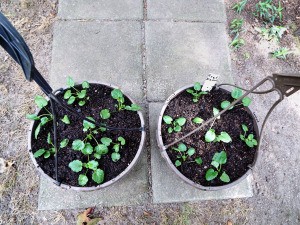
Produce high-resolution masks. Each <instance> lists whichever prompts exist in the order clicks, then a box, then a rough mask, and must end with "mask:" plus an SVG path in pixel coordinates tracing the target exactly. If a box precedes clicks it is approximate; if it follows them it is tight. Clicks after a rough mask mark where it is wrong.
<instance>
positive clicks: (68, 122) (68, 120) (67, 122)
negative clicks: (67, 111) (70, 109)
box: [61, 115, 70, 124]
mask: <svg viewBox="0 0 300 225" xmlns="http://www.w3.org/2000/svg"><path fill="white" fill-rule="evenodd" d="M61 121H62V122H64V123H65V124H70V119H69V117H68V116H67V115H65V116H64V118H62V119H61Z"/></svg>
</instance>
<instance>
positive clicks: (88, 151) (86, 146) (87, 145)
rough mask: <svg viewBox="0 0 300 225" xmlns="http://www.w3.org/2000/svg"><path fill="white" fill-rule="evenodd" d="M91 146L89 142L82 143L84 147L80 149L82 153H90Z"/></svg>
mask: <svg viewBox="0 0 300 225" xmlns="http://www.w3.org/2000/svg"><path fill="white" fill-rule="evenodd" d="M93 150H94V148H93V146H92V145H91V144H90V143H86V144H85V145H84V148H83V149H82V150H81V152H82V153H83V154H84V155H90V154H92V153H93Z"/></svg>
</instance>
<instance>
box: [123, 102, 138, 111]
mask: <svg viewBox="0 0 300 225" xmlns="http://www.w3.org/2000/svg"><path fill="white" fill-rule="evenodd" d="M125 109H126V110H130V111H139V110H141V109H142V108H141V107H140V106H139V105H137V104H131V106H125Z"/></svg>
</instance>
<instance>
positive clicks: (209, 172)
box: [205, 169, 218, 181]
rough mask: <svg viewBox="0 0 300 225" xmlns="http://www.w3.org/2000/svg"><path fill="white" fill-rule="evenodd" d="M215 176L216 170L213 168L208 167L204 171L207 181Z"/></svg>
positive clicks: (216, 174)
mask: <svg viewBox="0 0 300 225" xmlns="http://www.w3.org/2000/svg"><path fill="white" fill-rule="evenodd" d="M217 176H218V172H217V171H215V170H214V169H209V170H207V171H206V174H205V179H206V180H207V181H211V180H213V179H215V178H216V177H217Z"/></svg>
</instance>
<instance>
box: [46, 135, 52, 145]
mask: <svg viewBox="0 0 300 225" xmlns="http://www.w3.org/2000/svg"><path fill="white" fill-rule="evenodd" d="M47 143H48V144H51V143H52V142H51V134H50V132H49V133H48V135H47Z"/></svg>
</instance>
